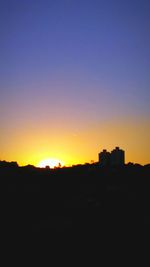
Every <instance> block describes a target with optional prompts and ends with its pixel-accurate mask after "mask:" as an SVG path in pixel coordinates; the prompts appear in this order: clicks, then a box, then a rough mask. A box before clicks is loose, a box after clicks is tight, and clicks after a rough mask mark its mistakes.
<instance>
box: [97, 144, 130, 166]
mask: <svg viewBox="0 0 150 267" xmlns="http://www.w3.org/2000/svg"><path fill="white" fill-rule="evenodd" d="M98 157H99V163H100V165H101V166H106V167H109V166H123V165H124V164H125V152H124V150H122V149H120V148H119V147H116V148H115V149H113V150H112V151H111V153H110V152H108V151H107V150H106V149H103V151H102V152H100V153H99V154H98Z"/></svg>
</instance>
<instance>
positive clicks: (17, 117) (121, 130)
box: [0, 0, 150, 166]
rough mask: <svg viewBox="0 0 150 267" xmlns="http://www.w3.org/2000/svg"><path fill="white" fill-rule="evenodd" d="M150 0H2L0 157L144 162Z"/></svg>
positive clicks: (149, 148)
mask: <svg viewBox="0 0 150 267" xmlns="http://www.w3.org/2000/svg"><path fill="white" fill-rule="evenodd" d="M149 48H150V1H149V0H21V1H20V0H13V1H12V0H1V1H0V160H7V161H17V162H18V164H19V165H21V166H22V165H27V164H33V165H37V164H38V163H39V162H40V161H41V160H44V159H48V158H54V159H58V160H60V161H61V162H63V163H64V164H65V165H66V166H69V165H72V164H77V163H81V164H82V163H87V162H89V163H90V162H91V161H98V153H99V152H100V151H101V150H102V149H104V148H106V149H108V150H112V149H113V148H114V147H115V146H120V147H121V148H122V149H124V150H125V152H126V162H137V163H141V164H147V163H149V162H150V138H149V132H150V123H149V122H150V49H149Z"/></svg>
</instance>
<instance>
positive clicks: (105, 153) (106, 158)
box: [98, 149, 110, 166]
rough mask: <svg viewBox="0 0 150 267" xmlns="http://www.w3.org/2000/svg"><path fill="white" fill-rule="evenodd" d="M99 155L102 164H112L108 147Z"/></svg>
mask: <svg viewBox="0 0 150 267" xmlns="http://www.w3.org/2000/svg"><path fill="white" fill-rule="evenodd" d="M98 156H99V162H100V164H101V166H109V165H110V153H109V152H108V151H107V150H106V149H103V151H102V152H100V153H99V154H98Z"/></svg>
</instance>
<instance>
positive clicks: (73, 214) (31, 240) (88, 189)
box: [0, 162, 150, 265]
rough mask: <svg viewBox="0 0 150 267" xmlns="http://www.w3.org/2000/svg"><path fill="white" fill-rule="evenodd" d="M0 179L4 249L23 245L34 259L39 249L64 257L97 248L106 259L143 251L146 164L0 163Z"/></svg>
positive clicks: (148, 209) (149, 173)
mask: <svg viewBox="0 0 150 267" xmlns="http://www.w3.org/2000/svg"><path fill="white" fill-rule="evenodd" d="M0 177H1V194H2V195H3V198H2V210H3V212H2V222H3V224H2V225H3V226H2V233H3V234H4V243H5V245H4V246H6V249H8V247H9V248H11V249H12V250H13V249H14V248H15V249H16V250H17V253H19V251H21V248H22V249H23V247H26V250H24V249H23V252H25V251H28V252H27V254H28V253H29V251H30V253H31V254H32V256H33V255H34V253H35V255H36V256H35V258H36V259H37V258H38V255H39V253H41V251H42V250H43V252H44V253H46V254H47V253H48V254H49V253H50V255H51V254H53V252H58V253H56V254H57V255H60V252H61V251H66V252H65V253H64V252H63V256H64V255H66V257H68V256H69V254H70V253H72V252H73V253H74V254H76V253H77V254H78V253H79V251H80V253H81V254H82V255H83V250H85V251H92V250H93V251H94V252H96V251H97V250H98V254H99V255H100V257H102V256H103V252H105V253H106V252H107V257H106V261H107V259H109V260H110V259H111V257H112V259H113V257H114V256H116V258H118V257H119V255H123V256H122V261H124V260H125V259H126V258H127V255H129V254H130V253H131V255H132V256H133V255H134V251H135V255H136V256H135V257H138V253H139V252H138V251H141V249H142V248H144V251H145V253H146V252H147V250H148V251H149V237H150V236H149V229H150V166H149V165H147V166H140V165H132V164H130V165H126V166H124V167H122V168H101V167H99V166H98V165H97V164H92V165H90V164H87V165H83V166H80V165H79V166H76V167H72V168H62V169H55V170H50V169H37V168H34V167H32V166H27V167H17V166H15V164H12V165H11V164H4V163H3V164H2V162H1V165H0ZM147 242H148V245H146V244H147ZM16 243H17V246H16ZM37 252H38V253H37ZM122 253H123V254H122ZM67 255H68V256H67ZM110 255H111V256H110ZM125 255H126V256H125ZM51 256H52V255H51ZM89 256H90V255H89V252H88V253H86V259H88V257H89ZM75 258H76V257H75ZM72 259H73V258H72ZM112 261H113V260H112ZM71 265H72V264H71ZM121 265H122V264H121Z"/></svg>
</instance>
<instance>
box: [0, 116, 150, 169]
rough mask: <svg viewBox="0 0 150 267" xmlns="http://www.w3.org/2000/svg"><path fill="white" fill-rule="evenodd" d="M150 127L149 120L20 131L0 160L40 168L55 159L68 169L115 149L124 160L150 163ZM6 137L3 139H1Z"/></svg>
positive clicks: (15, 130)
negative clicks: (106, 150)
mask: <svg viewBox="0 0 150 267" xmlns="http://www.w3.org/2000/svg"><path fill="white" fill-rule="evenodd" d="M149 132H150V126H149V124H148V121H146V120H145V121H141V122H140V123H139V122H138V120H134V123H133V121H132V120H129V119H128V120H127V119H126V120H124V121H119V122H118V121H116V122H115V121H114V122H109V123H108V122H107V123H103V124H102V123H101V124H99V125H98V124H97V123H94V122H92V123H89V124H88V123H86V124H85V125H83V126H82V127H81V126H80V128H77V127H76V129H75V130H74V131H73V130H72V129H69V127H68V126H67V127H65V125H64V128H61V129H58V128H57V129H56V130H55V129H54V130H53V132H52V133H51V130H50V129H49V128H47V129H46V131H44V130H40V129H37V128H32V127H31V128H30V127H29V128H26V129H20V131H17V129H15V128H14V132H12V133H11V136H10V138H9V139H7V143H6V141H5V143H2V145H1V160H7V161H17V162H18V164H19V165H20V166H24V165H27V164H32V165H34V166H37V165H38V164H39V162H41V161H42V160H44V159H49V158H54V159H58V160H59V161H60V162H63V164H64V165H65V166H71V165H73V164H84V163H87V162H89V163H90V162H91V160H92V161H95V162H96V161H98V153H99V152H100V151H101V150H102V149H103V148H106V149H108V150H109V151H111V150H112V149H113V148H114V147H115V146H120V147H121V148H122V149H124V150H125V153H126V154H125V161H126V163H127V162H136V163H140V164H147V163H149V162H150V141H149ZM3 138H4V137H3V136H2V138H1V140H2V139H3Z"/></svg>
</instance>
